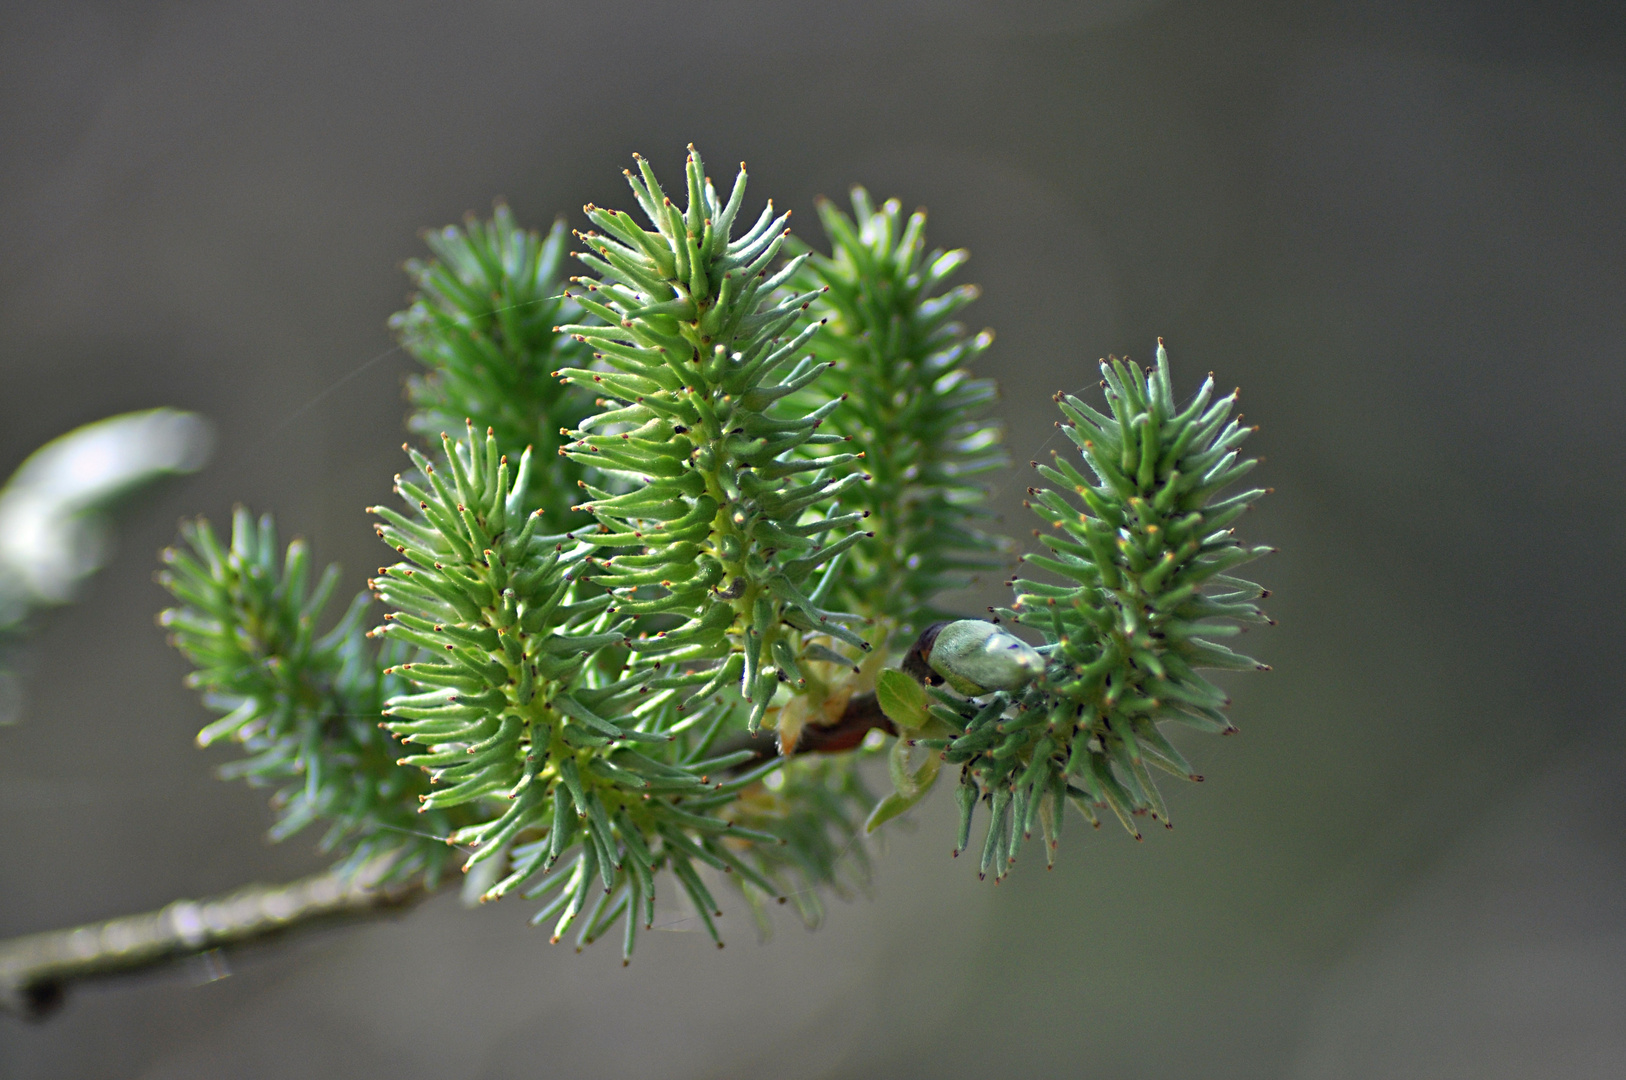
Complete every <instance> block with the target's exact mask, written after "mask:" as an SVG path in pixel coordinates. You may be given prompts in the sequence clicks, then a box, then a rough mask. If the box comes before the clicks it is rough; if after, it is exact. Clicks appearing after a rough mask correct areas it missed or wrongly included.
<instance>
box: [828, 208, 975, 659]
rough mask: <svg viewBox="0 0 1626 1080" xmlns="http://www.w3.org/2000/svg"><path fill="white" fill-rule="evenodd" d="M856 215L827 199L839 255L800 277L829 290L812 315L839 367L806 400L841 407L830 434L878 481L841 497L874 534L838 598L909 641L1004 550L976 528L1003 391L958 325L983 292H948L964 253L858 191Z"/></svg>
mask: <svg viewBox="0 0 1626 1080" xmlns="http://www.w3.org/2000/svg"><path fill="white" fill-rule="evenodd" d="M852 205H853V215H854V216H853V217H848V216H847V215H846V214H845V213H843V212H842V211H841V210H840V209H839V208H838V207H836V206H835V205H833V204H832V203H829V202H827V201H821V202H820V204H819V219H820V221H821V222H822V224H823V226H824V232H825V235H826V236H827V237H828V239H829V242H830V247H831V253H830V255H829V256H828V257H827V256H824V255H819V254H814V255H813V256H812V257H811V258H810V259H809V260H808V262H807V263H806V264H805V265H804V266H803V267H802V269H801V270H800V271H799V273H798V275H797V278H796V282H797V285H798V287H799V288H800V289H802V290H804V291H812V290H813V289H815V288H818V287H820V286H822V287H824V288H825V290H826V291H825V292H824V293H823V294H822V295H820V296H819V297H818V298H817V299H816V300H815V301H814V303H813V307H812V309H811V314H812V315H813V316H815V317H818V318H821V319H824V320H826V322H827V325H826V326H825V328H824V329H823V330H822V331H821V332H820V333H819V334H818V335H817V336H816V337H815V338H814V339H813V341H812V346H813V349H814V352H815V354H816V355H817V356H818V358H819V359H820V360H823V361H827V362H832V364H833V366H832V367H831V370H830V371H829V373H828V374H827V375H825V376H823V377H822V378H821V379H820V380H819V381H818V383H816V384H815V385H814V386H812V387H810V388H809V389H808V390H807V391H806V392H805V395H806V396H808V397H809V399H810V400H811V401H812V402H813V404H815V405H816V404H821V403H823V402H825V401H830V400H836V399H839V400H840V403H839V404H838V405H837V406H836V408H835V411H834V412H832V413H831V414H830V420H829V423H828V424H827V425H826V426H828V427H832V428H833V429H834V430H835V431H837V432H839V433H841V434H842V435H845V436H848V437H849V438H851V439H852V440H853V447H854V448H855V449H858V450H861V451H862V452H863V453H864V455H865V464H866V468H867V469H868V470H869V472H870V473H871V474H872V475H873V477H874V479H873V480H872V481H871V482H870V483H869V484H867V485H866V486H865V487H864V488H862V489H859V490H858V491H855V492H854V493H853V494H852V495H851V496H849V497H848V499H847V500H846V502H847V506H848V507H849V508H850V509H862V510H867V511H868V512H869V514H870V517H869V520H868V521H867V522H866V525H867V526H868V528H869V529H870V531H872V532H873V533H874V536H873V537H866V538H864V539H862V540H860V541H859V542H858V544H857V545H856V547H855V548H854V549H853V551H852V553H851V554H850V555H849V556H848V561H847V566H846V569H845V572H844V574H843V577H842V579H841V584H840V586H839V588H838V591H837V593H836V596H835V599H836V600H837V601H839V602H841V603H843V604H844V605H846V606H848V607H850V608H852V610H855V611H861V612H864V613H865V614H871V615H875V616H879V617H882V618H885V619H887V620H888V622H889V624H891V625H893V626H895V627H898V628H899V629H900V631H902V633H903V634H904V636H905V637H908V636H912V635H910V633H909V628H910V627H911V626H913V628H914V629H919V628H920V627H921V626H924V625H925V624H926V623H929V622H931V621H932V620H934V619H939V618H947V617H950V615H949V613H947V612H944V611H941V610H939V609H938V608H937V607H936V606H935V605H934V603H933V601H934V599H935V598H936V597H937V596H938V595H939V594H941V593H942V592H944V591H946V590H950V589H958V588H963V587H964V586H966V585H967V584H968V583H969V581H970V577H971V575H972V574H973V573H974V572H976V571H977V570H979V569H984V568H987V567H989V566H991V565H994V564H996V563H997V562H998V561H999V553H1000V552H1001V551H1002V550H1003V549H1004V548H1005V547H1006V543H1005V542H1004V541H1002V540H999V539H996V538H994V537H991V536H988V535H987V534H985V533H983V532H982V531H981V530H980V529H978V528H977V524H976V523H977V522H979V521H984V520H987V519H989V518H990V517H991V513H990V511H989V510H988V509H987V508H986V506H985V502H986V492H985V490H984V488H983V482H984V479H985V478H986V477H987V476H988V475H989V474H990V473H992V472H993V471H995V470H997V469H999V468H1001V467H1003V466H1004V465H1005V464H1006V455H1005V453H1004V451H1003V450H1002V448H1001V447H1000V437H1001V431H1000V428H999V425H998V424H997V423H995V422H993V421H991V420H987V419H984V418H982V414H983V413H984V412H985V411H986V410H987V408H988V407H989V405H990V404H991V403H992V402H993V401H994V400H995V398H996V396H997V391H996V389H995V387H994V383H993V381H992V380H989V379H977V378H973V377H972V375H971V371H970V365H971V364H972V363H973V362H974V361H975V360H976V359H977V358H978V357H979V356H981V355H982V353H983V351H984V350H985V349H987V348H988V346H989V344H990V343H991V342H992V340H993V334H992V333H991V332H990V331H986V330H984V331H983V332H981V333H979V334H975V335H968V334H967V333H966V330H965V328H964V327H963V326H962V325H961V324H960V323H959V322H958V321H957V317H958V315H959V312H960V310H961V309H962V308H963V307H964V306H965V305H966V304H968V303H970V302H971V301H972V300H974V299H976V297H977V295H978V290H977V287H976V286H974V285H960V286H956V287H953V288H946V287H945V286H946V282H947V281H948V280H949V279H950V278H951V277H952V276H953V275H954V273H955V272H956V271H957V270H958V269H959V268H960V266H962V265H963V264H964V263H965V261H966V259H967V258H968V256H967V254H966V252H964V251H963V250H960V251H943V250H941V249H938V250H934V251H930V252H928V251H927V249H926V243H925V226H926V213H925V211H923V210H917V211H915V212H914V213H913V214H911V215H909V217H908V218H907V220H905V219H904V217H903V214H902V211H901V206H900V204H899V202H898V200H896V199H889V200H887V201H886V202H885V203H883V204H882V205H881V207H880V208H879V209H877V208H876V207H874V206H873V205H872V203H871V202H870V197H869V193H868V192H867V191H865V190H864V189H863V188H861V187H855V188H853V190H852Z"/></svg>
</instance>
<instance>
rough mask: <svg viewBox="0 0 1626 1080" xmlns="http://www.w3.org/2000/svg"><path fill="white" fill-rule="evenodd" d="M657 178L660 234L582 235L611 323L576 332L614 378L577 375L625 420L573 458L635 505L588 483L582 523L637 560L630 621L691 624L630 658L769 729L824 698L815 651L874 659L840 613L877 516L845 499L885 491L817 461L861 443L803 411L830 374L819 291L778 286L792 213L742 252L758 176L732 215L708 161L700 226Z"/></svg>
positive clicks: (602, 219) (762, 227)
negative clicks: (834, 447) (675, 666)
mask: <svg viewBox="0 0 1626 1080" xmlns="http://www.w3.org/2000/svg"><path fill="white" fill-rule="evenodd" d="M638 166H639V173H640V174H639V175H634V174H633V173H632V172H630V171H628V172H627V173H626V176H627V181H628V183H629V184H630V185H631V187H632V191H633V196H634V198H635V199H636V200H637V202H638V204H639V207H640V208H641V209H642V210H643V212H644V215H645V216H646V218H647V219H648V220H649V222H650V224H652V225H653V226H654V229H653V231H650V230H646V229H645V228H643V227H642V226H640V225H639V224H637V222H636V221H634V220H633V218H632V216H631V215H630V214H626V213H622V212H619V211H615V210H603V209H600V208H598V207H595V206H588V207H587V208H586V212H587V216H588V218H589V220H591V221H592V223H593V224H594V225H596V226H597V227H598V228H599V229H601V230H603V231H602V232H593V233H584V234H581V240H582V242H583V243H584V244H585V245H586V247H587V248H588V250H586V251H584V252H582V253H580V255H579V256H578V257H579V258H580V259H581V260H582V262H583V264H584V265H586V266H587V267H588V269H590V270H592V271H593V272H594V273H595V274H597V275H598V276H597V278H596V279H592V280H589V279H581V278H578V279H574V280H576V281H578V282H579V283H580V284H581V285H582V286H583V287H584V289H585V292H586V295H583V296H578V297H577V299H578V302H579V303H580V304H581V305H582V307H583V308H584V309H585V310H587V311H588V312H590V313H592V314H593V315H596V316H598V317H599V318H601V319H602V320H604V324H605V325H603V326H588V325H582V324H577V325H572V326H567V327H564V328H563V329H565V330H567V331H569V332H571V333H573V334H575V335H577V336H578V337H579V338H581V339H582V340H583V341H585V342H588V343H589V344H591V345H592V347H593V349H594V350H595V355H594V358H595V360H596V361H597V363H596V364H595V365H594V366H593V367H591V368H581V369H565V370H563V371H561V372H560V373H559V375H560V378H561V379H562V380H563V381H564V382H566V383H569V384H572V385H577V386H582V387H584V388H591V389H593V390H594V391H596V392H597V393H599V394H601V395H603V396H602V398H601V399H600V400H601V401H602V402H603V405H604V408H605V410H606V411H604V412H601V413H598V414H597V415H595V416H593V417H590V418H589V419H588V420H587V421H584V422H583V424H582V426H581V428H580V429H579V430H577V431H575V432H573V433H572V434H573V435H574V436H575V441H574V442H572V443H570V444H569V445H567V446H566V447H565V448H564V450H563V452H564V453H565V454H567V455H568V456H570V457H571V458H573V459H575V460H577V461H579V462H582V463H584V464H589V465H592V466H594V467H596V468H598V469H599V470H600V471H601V472H603V473H605V474H607V475H610V476H614V477H620V478H622V479H623V480H624V481H625V484H626V485H627V486H629V487H630V490H626V491H623V492H621V493H619V494H615V493H612V492H610V491H608V490H603V489H600V488H596V487H593V486H591V485H588V484H586V483H584V484H583V487H584V489H585V490H586V492H587V495H588V499H587V500H586V501H585V502H584V503H582V504H581V508H582V509H585V510H587V511H589V512H591V513H592V514H593V515H594V516H595V517H597V518H598V520H599V521H600V522H601V523H602V525H603V529H602V530H601V531H600V532H599V533H598V534H596V535H593V536H592V537H591V540H592V542H593V543H594V544H596V545H598V546H599V547H601V548H605V549H608V550H612V551H617V552H621V553H620V554H615V555H613V556H612V557H610V558H609V559H607V560H605V561H604V564H603V571H604V572H602V573H600V574H598V575H597V577H596V580H597V581H598V583H599V584H601V585H602V586H604V587H605V588H608V589H610V590H612V592H613V594H614V596H615V598H616V600H615V602H616V608H617V610H618V611H619V612H621V613H624V614H636V615H667V616H674V617H675V618H676V619H677V624H676V625H675V626H674V627H672V628H671V629H670V630H669V631H667V632H666V633H664V634H662V635H658V636H644V637H641V638H638V639H635V640H634V641H633V642H632V643H631V647H632V648H633V649H634V650H636V651H637V652H638V653H639V654H640V655H642V656H645V657H656V656H660V657H664V658H666V659H667V660H668V661H670V662H684V663H694V662H697V661H701V662H706V663H710V664H713V665H715V666H716V668H717V670H718V671H719V672H721V673H725V675H726V678H727V679H728V680H730V681H733V682H735V683H737V684H738V686H739V688H740V695H741V696H742V697H743V698H745V700H746V701H748V702H749V703H750V714H749V719H748V725H747V726H748V727H749V728H750V729H751V730H753V731H754V730H755V729H756V727H757V725H758V724H759V723H760V722H761V719H762V717H763V716H764V715H765V714H766V712H767V710H768V707H769V705H770V703H771V702H772V701H773V699H774V695H775V694H776V692H777V691H778V689H779V686H780V684H781V683H782V682H783V683H789V684H791V685H792V686H793V687H794V688H795V689H797V690H801V691H812V692H817V687H816V686H815V687H810V686H809V684H808V681H807V674H806V672H805V671H804V670H803V667H802V663H803V661H804V660H805V659H806V658H807V657H808V653H807V648H808V646H810V645H818V646H819V648H820V650H821V652H820V654H819V655H821V656H822V655H824V652H826V651H828V650H829V649H830V647H831V645H834V644H837V643H840V644H844V645H846V646H848V647H850V648H854V649H856V650H859V651H861V652H867V651H868V650H869V648H870V645H869V643H868V642H867V641H865V640H864V639H863V638H862V637H861V636H860V635H859V633H858V632H857V631H856V630H854V629H852V628H850V627H849V625H848V624H851V623H860V622H862V619H861V617H859V616H857V615H852V614H845V613H841V612H837V611H833V610H830V609H828V608H826V607H825V606H824V597H825V596H826V595H827V593H828V592H829V588H828V586H829V585H831V584H833V583H834V581H833V577H832V575H833V573H834V571H835V567H836V565H837V564H836V562H835V559H836V557H837V556H838V555H840V554H841V553H842V552H843V551H845V550H847V549H848V548H850V547H852V546H853V545H855V544H857V543H858V542H859V540H861V539H862V538H863V536H864V533H863V532H862V531H860V529H859V528H858V523H859V522H860V521H861V520H862V517H863V514H862V512H843V510H842V508H841V507H840V506H839V501H840V499H841V497H842V495H843V494H845V493H847V492H849V491H852V490H854V489H856V488H857V487H858V486H860V485H862V484H864V483H865V482H866V481H867V480H868V477H867V476H866V475H865V474H864V473H862V472H860V471H858V469H857V468H856V465H857V461H858V455H856V454H853V453H846V452H836V453H828V454H820V453H809V452H808V451H809V448H812V447H822V446H827V445H831V444H840V443H843V442H845V441H846V440H845V439H844V438H843V437H842V436H840V435H837V434H827V433H824V432H820V431H819V430H818V429H819V427H820V424H821V422H822V421H823V420H824V418H825V417H827V416H829V415H830V413H831V412H833V411H834V410H835V409H836V408H837V407H838V404H839V402H837V401H831V402H828V403H826V404H824V405H821V406H819V407H818V408H815V409H812V410H811V411H805V412H804V411H802V410H799V409H796V408H794V407H793V403H792V402H791V401H790V400H789V399H790V398H791V397H792V395H794V394H795V393H796V391H797V390H799V389H802V388H803V387H805V386H807V385H808V384H810V383H811V382H812V381H813V380H815V379H817V378H818V377H819V376H820V375H822V374H823V373H824V372H825V371H826V370H827V369H828V367H829V364H828V363H821V362H818V361H817V360H815V359H814V358H813V357H812V356H810V355H807V354H806V353H805V352H804V351H803V347H804V346H805V345H806V344H807V342H808V341H809V339H810V338H812V337H813V335H814V333H815V332H816V331H817V329H818V324H816V323H814V324H811V325H806V326H803V327H802V328H801V329H800V330H795V331H794V332H793V329H794V327H795V326H796V323H797V319H798V316H799V315H800V314H801V313H802V312H803V311H804V310H805V309H806V308H807V306H808V305H809V304H810V303H811V302H812V301H813V299H814V298H815V297H816V296H817V295H818V294H817V292H816V291H809V292H803V293H791V294H787V293H784V292H781V291H780V290H781V286H784V285H786V284H787V283H789V282H790V281H791V280H792V279H793V278H794V276H795V274H796V271H797V270H798V269H799V267H800V266H801V264H802V262H803V261H804V258H803V257H798V258H794V259H792V260H790V262H789V263H787V264H786V265H784V266H783V267H782V268H777V269H776V268H775V265H774V264H775V260H776V258H777V257H778V254H779V251H780V248H781V246H782V245H783V243H784V241H785V238H786V237H787V236H788V235H789V231H788V230H787V229H785V228H784V222H785V217H786V216H788V215H783V216H779V217H775V216H774V213H773V205H772V203H770V204H768V207H767V208H766V209H765V210H763V212H762V215H761V217H760V218H759V219H758V220H757V222H756V223H755V224H754V225H752V226H751V227H750V228H749V229H747V230H745V232H744V233H743V234H742V235H741V236H740V237H738V238H737V239H735V238H733V232H734V221H735V217H736V216H737V214H738V213H739V210H740V207H741V204H742V201H743V199H744V195H745V170H744V168H743V166H742V167H741V169H740V173H739V176H738V178H737V179H736V180H735V182H734V187H733V190H732V192H731V193H730V195H729V198H728V200H727V202H726V203H725V202H723V201H721V200H719V199H718V197H717V193H716V191H715V190H714V189H713V188H712V185H711V182H710V180H709V179H707V178H706V176H705V172H704V167H703V166H702V164H701V161H700V157H699V155H698V154H697V153H695V152H694V149H693V147H690V152H689V157H688V160H687V162H686V176H687V181H688V206H687V208H686V209H685V210H682V211H680V210H678V208H677V207H676V206H675V205H674V204H673V203H672V201H671V200H670V199H668V198H667V197H666V195H665V193H664V192H663V191H662V189H661V186H660V183H659V181H657V180H656V178H655V173H654V170H653V169H651V168H650V166H649V164H648V162H646V161H644V160H643V159H642V158H639V159H638ZM787 335H788V336H787ZM821 567H823V568H824V573H823V574H819V573H817V571H818V570H819V569H820V568H821ZM819 638H827V639H829V644H825V643H822V642H819V641H818V640H817V639H819ZM838 655H839V654H838Z"/></svg>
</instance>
